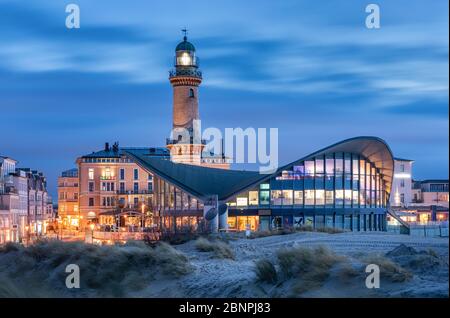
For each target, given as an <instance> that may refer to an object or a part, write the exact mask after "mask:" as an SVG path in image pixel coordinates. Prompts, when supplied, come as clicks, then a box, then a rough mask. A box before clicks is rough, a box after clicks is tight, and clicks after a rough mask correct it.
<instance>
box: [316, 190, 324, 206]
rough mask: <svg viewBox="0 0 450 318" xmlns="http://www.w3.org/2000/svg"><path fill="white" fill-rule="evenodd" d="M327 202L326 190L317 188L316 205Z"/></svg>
mask: <svg viewBox="0 0 450 318" xmlns="http://www.w3.org/2000/svg"><path fill="white" fill-rule="evenodd" d="M324 204H325V190H316V205H324Z"/></svg>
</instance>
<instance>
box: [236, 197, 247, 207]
mask: <svg viewBox="0 0 450 318" xmlns="http://www.w3.org/2000/svg"><path fill="white" fill-rule="evenodd" d="M236 205H237V206H247V205H248V199H247V198H244V197H238V198H236Z"/></svg>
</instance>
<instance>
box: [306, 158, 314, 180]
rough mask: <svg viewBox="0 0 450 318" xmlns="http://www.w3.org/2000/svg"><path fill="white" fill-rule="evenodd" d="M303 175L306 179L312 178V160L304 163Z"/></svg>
mask: <svg viewBox="0 0 450 318" xmlns="http://www.w3.org/2000/svg"><path fill="white" fill-rule="evenodd" d="M305 174H306V176H307V177H313V176H314V161H312V160H311V161H310V160H307V161H305Z"/></svg>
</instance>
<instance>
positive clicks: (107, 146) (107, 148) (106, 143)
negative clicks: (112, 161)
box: [105, 142, 109, 151]
mask: <svg viewBox="0 0 450 318" xmlns="http://www.w3.org/2000/svg"><path fill="white" fill-rule="evenodd" d="M105 151H109V142H105Z"/></svg>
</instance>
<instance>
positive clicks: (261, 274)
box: [255, 259, 278, 284]
mask: <svg viewBox="0 0 450 318" xmlns="http://www.w3.org/2000/svg"><path fill="white" fill-rule="evenodd" d="M255 272H256V277H257V279H258V280H259V281H261V282H267V283H271V284H274V283H276V282H277V280H278V275H277V270H276V269H275V266H274V265H273V264H272V262H271V261H269V260H266V259H261V260H259V261H257V262H256V263H255Z"/></svg>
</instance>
